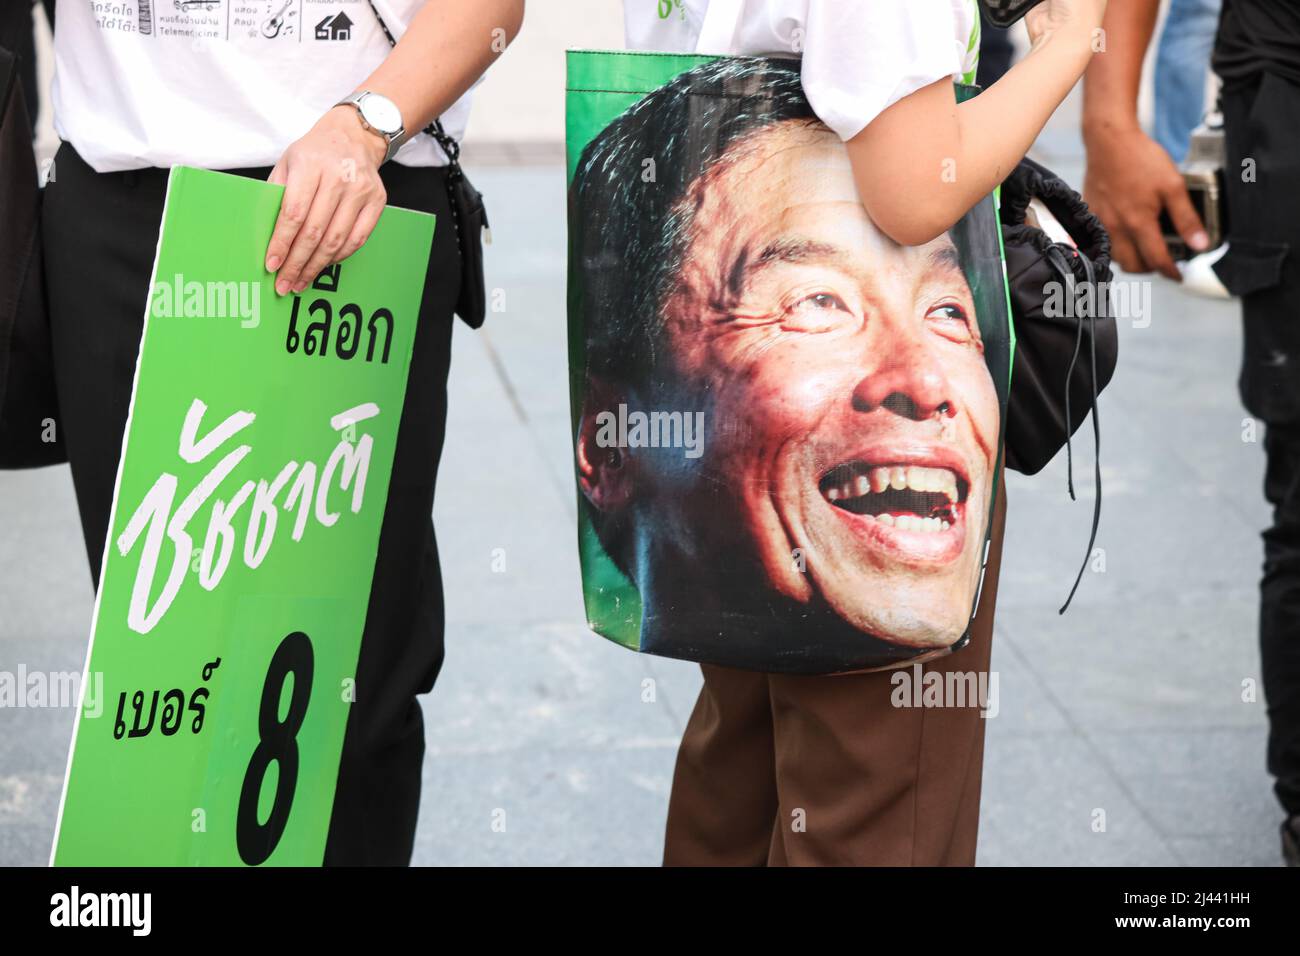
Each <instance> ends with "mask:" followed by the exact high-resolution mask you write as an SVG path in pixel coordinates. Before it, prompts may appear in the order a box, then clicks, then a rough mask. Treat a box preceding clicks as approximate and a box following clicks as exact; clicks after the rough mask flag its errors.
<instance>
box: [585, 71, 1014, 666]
mask: <svg viewBox="0 0 1300 956" xmlns="http://www.w3.org/2000/svg"><path fill="white" fill-rule="evenodd" d="M646 160H650V162H649V163H648V164H647V163H646ZM936 175H938V172H936ZM990 206H991V204H990ZM571 213H572V217H573V221H572V223H571V228H572V229H573V235H574V239H575V242H574V250H575V256H577V257H578V262H577V263H576V264H575V285H576V286H577V287H578V288H579V291H580V296H581V312H582V320H583V321H582V327H583V335H584V337H585V340H584V342H583V343H582V344H583V346H584V348H583V351H584V352H585V368H584V370H583V380H582V381H581V382H580V383H575V398H577V397H578V395H577V393H580V404H579V405H578V409H577V410H578V415H577V428H576V432H575V434H576V442H575V458H576V465H577V473H578V483H579V488H580V492H581V496H582V498H581V502H582V507H583V512H584V516H585V517H586V519H587V520H589V522H590V525H591V530H592V532H593V533H594V535H595V537H596V539H597V540H598V541H599V544H600V546H601V549H602V550H603V551H604V553H605V554H606V555H607V556H608V557H609V558H610V559H611V560H612V561H613V562H614V564H615V565H616V566H617V567H618V569H619V570H620V571H621V572H622V573H623V575H625V576H626V578H627V579H628V580H629V581H630V582H631V583H632V584H633V586H634V587H635V589H636V591H637V593H638V595H639V597H640V600H641V605H642V606H641V615H640V621H639V624H640V627H639V633H638V638H639V644H638V646H639V647H640V649H642V650H648V651H652V652H656V653H662V654H668V655H671V656H684V657H691V658H693V659H701V660H711V661H716V662H719V663H729V664H733V665H737V666H754V667H759V668H762V669H783V668H785V667H788V668H790V669H795V670H798V669H801V668H803V667H808V668H811V669H814V670H817V669H827V670H834V669H844V668H847V667H851V666H863V665H864V664H865V665H871V664H875V665H883V664H888V663H890V662H893V661H898V660H907V659H912V658H915V657H917V656H921V655H927V654H930V653H932V652H935V651H945V650H947V649H949V648H952V647H954V646H955V645H958V644H959V643H960V642H961V641H962V640H963V638H964V636H965V634H966V631H967V628H968V625H969V622H970V618H971V614H972V609H973V607H974V605H975V600H976V593H977V590H978V587H979V582H980V578H981V572H982V569H983V561H984V554H985V545H986V541H987V530H988V526H989V518H990V508H991V503H992V501H993V494H994V490H995V487H994V484H995V481H996V476H997V466H998V461H999V455H1000V440H1001V431H1002V412H1003V403H1004V400H1005V388H1003V389H1002V391H1001V393H1000V391H999V388H998V385H997V378H996V377H997V375H999V374H1001V375H1002V378H1003V381H1004V382H1005V374H1004V372H1002V371H1001V369H1002V368H1003V367H1004V366H1003V363H1004V362H1005V349H1006V345H1007V343H1006V341H1005V336H1006V327H1005V315H1004V314H1001V315H999V316H997V317H996V318H997V321H994V322H991V323H986V325H987V326H988V331H991V332H992V334H993V335H994V337H995V338H996V339H998V341H996V342H995V343H994V345H995V349H994V351H995V352H996V353H997V354H998V355H1000V356H1002V358H1001V359H1000V360H999V361H997V362H994V363H992V367H991V364H990V361H989V352H990V350H989V348H988V343H987V342H986V328H984V327H982V325H981V314H980V312H981V303H980V302H978V301H977V296H976V292H975V287H974V286H973V284H972V279H971V275H970V267H971V262H970V261H969V260H970V255H969V252H970V251H971V250H972V248H974V246H978V243H975V244H972V241H971V240H972V237H973V235H974V234H975V233H976V232H977V231H978V230H977V229H975V228H974V226H973V224H972V223H970V222H964V223H963V224H959V226H958V227H957V228H955V229H954V230H953V231H952V232H951V233H948V234H945V235H944V236H942V237H940V238H938V239H936V240H935V241H933V242H931V243H929V244H927V245H925V246H919V247H903V246H899V245H898V244H897V243H895V242H893V241H892V240H891V239H889V238H888V237H887V236H885V235H884V234H883V233H882V232H881V231H880V230H879V229H878V228H876V226H875V225H874V224H873V223H872V222H871V220H870V218H869V217H868V216H867V214H866V211H865V210H864V208H863V206H862V204H861V202H860V200H859V199H858V194H857V190H856V187H855V185H854V179H853V172H852V169H851V168H850V165H849V158H848V153H847V151H846V149H845V147H844V144H843V143H842V142H841V141H840V140H839V138H838V137H837V136H836V135H835V134H834V133H832V132H831V131H830V130H828V129H827V128H826V127H825V126H824V125H822V124H821V123H820V122H819V121H818V120H817V119H816V117H815V116H814V115H813V114H812V112H811V109H810V108H809V106H808V104H807V101H806V99H804V97H803V94H802V89H801V87H800V85H799V78H798V73H797V66H796V67H794V68H793V69H792V68H791V67H790V66H789V65H786V64H782V63H780V62H779V61H765V60H754V59H728V60H718V61H713V62H711V63H708V64H706V65H704V66H700V67H696V68H695V69H693V70H690V71H688V72H686V73H683V74H681V75H680V76H678V77H677V78H676V79H674V80H673V81H672V82H671V83H669V84H668V85H666V86H664V87H661V88H659V89H657V90H655V91H654V92H652V93H650V94H649V95H648V96H646V97H645V98H644V99H642V100H641V101H640V102H639V103H637V104H636V105H635V106H634V107H632V109H630V110H628V111H626V112H625V113H623V114H622V115H621V116H620V117H619V118H618V119H616V120H615V121H614V122H613V123H612V124H610V125H608V126H607V127H606V128H605V129H604V130H603V131H602V132H600V133H599V134H598V135H597V136H596V137H595V139H593V140H592V141H591V142H590V143H589V144H588V145H587V147H586V149H585V150H584V151H583V153H582V155H581V157H580V159H579V161H578V164H577V167H576V169H575V173H574V180H573V186H572V191H571ZM994 228H995V227H994ZM986 231H987V230H986ZM994 242H996V238H994ZM995 249H996V247H994V252H993V254H992V256H991V257H989V256H987V255H986V259H987V258H991V259H992V261H993V264H995V265H997V266H998V267H999V268H1000V263H997V261H996V260H997V256H996V251H995ZM987 264H988V263H986V265H987ZM1000 278H1001V277H1000V273H999V274H997V275H990V276H989V277H988V280H987V282H986V284H987V285H989V286H990V287H995V288H996V287H997V286H998V283H999V282H1000ZM993 298H994V301H996V297H993ZM986 305H987V304H986ZM1002 308H1003V309H1005V300H1003V302H1002ZM590 604H591V602H590V601H589V605H590ZM597 604H599V602H597ZM589 609H590V608H589Z"/></svg>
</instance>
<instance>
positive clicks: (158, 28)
mask: <svg viewBox="0 0 1300 956" xmlns="http://www.w3.org/2000/svg"><path fill="white" fill-rule="evenodd" d="M92 8H93V9H94V11H95V22H96V23H97V24H98V26H99V28H100V29H101V30H104V31H112V32H117V33H137V34H139V35H141V36H149V37H159V38H162V39H183V40H188V41H191V42H195V41H198V42H202V41H256V42H261V41H266V40H276V41H291V42H296V43H303V42H308V43H314V42H317V41H323V42H326V43H338V42H346V41H349V40H351V39H352V36H353V32H354V28H355V25H356V22H357V18H358V17H359V16H360V15H361V14H362V13H365V12H366V5H365V4H364V3H361V2H358V0H105V2H98V0H96V2H94V3H93V4H92ZM304 24H305V26H304Z"/></svg>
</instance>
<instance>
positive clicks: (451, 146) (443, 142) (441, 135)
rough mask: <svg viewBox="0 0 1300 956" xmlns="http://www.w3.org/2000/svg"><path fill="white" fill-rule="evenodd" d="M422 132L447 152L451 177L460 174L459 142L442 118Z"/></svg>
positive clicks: (377, 16) (382, 26)
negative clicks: (445, 126) (449, 132)
mask: <svg viewBox="0 0 1300 956" xmlns="http://www.w3.org/2000/svg"><path fill="white" fill-rule="evenodd" d="M366 2H367V3H369V4H370V11H371V12H372V13H373V14H374V15H375V19H376V20H378V21H379V29H381V30H383V31H384V36H386V37H388V45H389V46H397V40H395V39H394V38H393V34H392V31H391V30H389V29H388V24H387V23H385V22H384V18H383V17H382V16H380V13H379V8H378V7H376V6H375V0H366ZM424 132H426V133H428V134H429V135H430V136H432V137H433V138H434V139H435V140H436V141H437V143H438V145H439V146H441V147H442V151H443V152H444V153H446V154H447V165H448V167H449V168H450V170H451V175H452V176H453V177H456V176H459V175H460V143H458V142H456V141H455V140H454V139H452V138H451V137H450V136H448V135H447V131H446V130H445V129H443V128H442V120H441V119H440V118H436V117H435V118H434V121H433V122H432V123H430V124H429V125H428V126H426V127H425V128H424Z"/></svg>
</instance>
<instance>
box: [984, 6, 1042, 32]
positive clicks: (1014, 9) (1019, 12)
mask: <svg viewBox="0 0 1300 956" xmlns="http://www.w3.org/2000/svg"><path fill="white" fill-rule="evenodd" d="M1042 2H1043V0H980V6H981V7H983V8H984V16H986V17H988V20H989V23H991V24H993V25H994V26H995V27H1009V26H1011V25H1012V24H1013V23H1015V22H1016V21H1018V20H1020V19H1021V18H1023V17H1024V15H1025V14H1026V13H1028V12H1029V11H1030V10H1032V9H1034V7H1036V6H1038V5H1039V4H1040V3H1042Z"/></svg>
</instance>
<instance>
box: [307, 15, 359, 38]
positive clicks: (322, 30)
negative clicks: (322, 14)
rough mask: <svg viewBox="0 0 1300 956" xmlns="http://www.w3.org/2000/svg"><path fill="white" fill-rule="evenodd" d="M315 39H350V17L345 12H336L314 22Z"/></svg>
mask: <svg viewBox="0 0 1300 956" xmlns="http://www.w3.org/2000/svg"><path fill="white" fill-rule="evenodd" d="M316 39H317V40H351V39H352V18H351V17H349V16H348V15H347V14H346V13H336V14H333V15H332V16H328V17H326V18H325V19H324V20H322V21H321V22H320V23H318V24H316Z"/></svg>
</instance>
